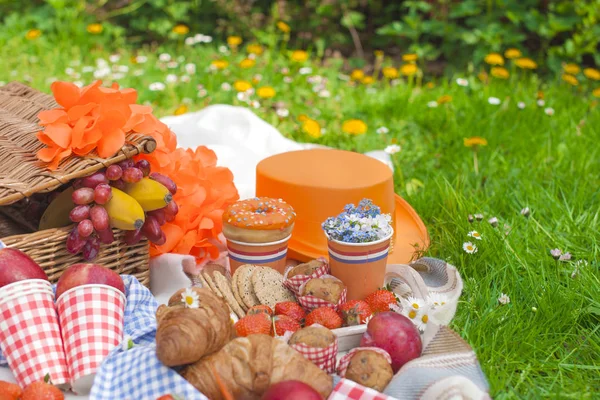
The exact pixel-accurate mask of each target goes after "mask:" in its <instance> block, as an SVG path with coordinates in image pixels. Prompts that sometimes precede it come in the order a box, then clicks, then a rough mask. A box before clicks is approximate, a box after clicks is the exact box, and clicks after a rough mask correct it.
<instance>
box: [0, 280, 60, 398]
mask: <svg viewBox="0 0 600 400" xmlns="http://www.w3.org/2000/svg"><path fill="white" fill-rule="evenodd" d="M0 298H2V300H0V346H1V347H2V353H3V355H4V356H5V357H6V359H7V361H8V365H9V366H10V369H11V370H12V372H13V374H14V375H15V379H16V380H17V383H18V384H19V386H21V387H25V386H27V385H29V384H30V383H32V382H35V381H40V380H43V379H44V377H45V376H46V374H49V375H50V378H51V380H52V382H53V383H54V384H55V385H63V384H66V383H68V382H69V373H68V368H67V361H66V359H65V352H64V349H63V343H62V339H61V336H60V326H59V324H58V317H57V316H56V309H55V308H54V294H53V293H52V289H51V288H50V287H48V288H47V289H38V290H37V291H33V290H32V289H31V287H29V288H28V289H27V292H23V293H22V294H18V293H15V292H13V294H12V295H11V296H5V295H4V293H3V292H2V295H1V296H0Z"/></svg>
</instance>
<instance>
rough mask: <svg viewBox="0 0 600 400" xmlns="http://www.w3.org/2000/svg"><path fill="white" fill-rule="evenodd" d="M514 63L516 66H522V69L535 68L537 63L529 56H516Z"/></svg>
mask: <svg viewBox="0 0 600 400" xmlns="http://www.w3.org/2000/svg"><path fill="white" fill-rule="evenodd" d="M515 64H517V67H519V68H522V69H536V68H537V63H536V62H535V61H533V60H532V59H531V58H527V57H521V58H518V59H517V61H515Z"/></svg>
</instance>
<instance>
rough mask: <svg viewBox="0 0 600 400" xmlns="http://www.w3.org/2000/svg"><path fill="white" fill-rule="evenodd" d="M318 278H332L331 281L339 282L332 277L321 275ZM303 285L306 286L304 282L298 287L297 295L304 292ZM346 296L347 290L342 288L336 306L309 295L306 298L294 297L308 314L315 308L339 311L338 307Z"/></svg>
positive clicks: (344, 300)
mask: <svg viewBox="0 0 600 400" xmlns="http://www.w3.org/2000/svg"><path fill="white" fill-rule="evenodd" d="M319 278H333V279H335V280H338V281H339V279H338V278H336V277H335V276H333V275H321V276H320V277H319ZM307 282H308V281H307ZM340 282H341V281H340ZM305 285H306V282H304V283H303V284H302V285H301V286H300V291H299V293H302V292H303V291H304V286H305ZM347 294H348V289H346V288H345V287H344V290H343V291H342V294H341V295H340V300H339V301H338V302H337V304H332V303H330V302H328V301H325V300H323V299H319V298H318V297H315V296H311V295H308V296H296V298H297V299H298V302H299V303H300V305H301V306H302V307H304V308H305V309H306V310H307V311H309V312H310V311H312V310H314V309H315V308H319V307H329V308H333V309H334V310H335V311H337V310H338V309H339V307H340V306H341V305H342V304H344V303H345V302H346V295H347Z"/></svg>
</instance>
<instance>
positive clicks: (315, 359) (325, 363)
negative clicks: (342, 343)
mask: <svg viewBox="0 0 600 400" xmlns="http://www.w3.org/2000/svg"><path fill="white" fill-rule="evenodd" d="M290 346H291V347H292V348H293V349H295V350H296V351H297V352H298V353H300V354H302V355H303V356H304V357H305V358H306V359H308V360H309V361H312V363H313V364H315V365H316V366H317V367H319V368H321V369H322V370H323V371H325V372H327V373H328V374H333V373H334V372H335V362H336V359H337V352H338V340H337V337H336V338H335V341H334V342H333V343H332V344H330V345H329V346H327V347H325V348H319V347H310V346H307V345H305V344H304V343H296V344H292V345H290Z"/></svg>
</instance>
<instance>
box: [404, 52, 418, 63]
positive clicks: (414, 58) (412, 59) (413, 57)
mask: <svg viewBox="0 0 600 400" xmlns="http://www.w3.org/2000/svg"><path fill="white" fill-rule="evenodd" d="M417 58H419V57H418V56H417V55H416V54H414V53H410V54H403V55H402V61H405V62H415V61H417Z"/></svg>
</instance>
